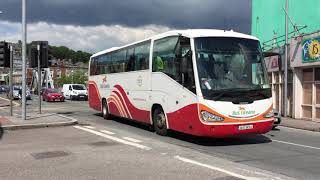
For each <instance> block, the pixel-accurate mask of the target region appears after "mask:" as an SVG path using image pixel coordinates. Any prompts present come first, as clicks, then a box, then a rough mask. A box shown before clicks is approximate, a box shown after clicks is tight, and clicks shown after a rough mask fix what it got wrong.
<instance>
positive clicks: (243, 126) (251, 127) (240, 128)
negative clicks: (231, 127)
mask: <svg viewBox="0 0 320 180" xmlns="http://www.w3.org/2000/svg"><path fill="white" fill-rule="evenodd" d="M238 129H239V130H240V131H241V130H246V129H253V125H252V124H249V125H242V126H239V127H238Z"/></svg>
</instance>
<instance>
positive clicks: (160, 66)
mask: <svg viewBox="0 0 320 180" xmlns="http://www.w3.org/2000/svg"><path fill="white" fill-rule="evenodd" d="M178 40H179V39H178V37H177V36H172V37H166V38H163V39H159V40H156V41H155V42H154V48H153V62H152V71H153V72H163V73H165V74H167V75H168V76H170V77H171V78H172V79H174V80H176V81H178V79H177V77H178V74H177V71H176V66H174V64H176V61H178V59H177V58H176V54H175V49H176V45H177V43H178Z"/></svg>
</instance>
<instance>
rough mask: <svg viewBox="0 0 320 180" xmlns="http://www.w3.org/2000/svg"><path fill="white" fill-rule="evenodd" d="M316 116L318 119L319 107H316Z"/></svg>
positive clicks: (319, 117) (319, 115)
mask: <svg viewBox="0 0 320 180" xmlns="http://www.w3.org/2000/svg"><path fill="white" fill-rule="evenodd" d="M316 118H317V119H320V108H316Z"/></svg>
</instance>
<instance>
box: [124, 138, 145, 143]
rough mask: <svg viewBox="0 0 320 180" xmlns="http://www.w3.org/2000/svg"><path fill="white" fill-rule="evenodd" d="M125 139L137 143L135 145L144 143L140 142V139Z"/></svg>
mask: <svg viewBox="0 0 320 180" xmlns="http://www.w3.org/2000/svg"><path fill="white" fill-rule="evenodd" d="M123 139H125V140H128V141H131V142H135V143H141V142H142V141H140V140H138V139H134V138H131V137H123Z"/></svg>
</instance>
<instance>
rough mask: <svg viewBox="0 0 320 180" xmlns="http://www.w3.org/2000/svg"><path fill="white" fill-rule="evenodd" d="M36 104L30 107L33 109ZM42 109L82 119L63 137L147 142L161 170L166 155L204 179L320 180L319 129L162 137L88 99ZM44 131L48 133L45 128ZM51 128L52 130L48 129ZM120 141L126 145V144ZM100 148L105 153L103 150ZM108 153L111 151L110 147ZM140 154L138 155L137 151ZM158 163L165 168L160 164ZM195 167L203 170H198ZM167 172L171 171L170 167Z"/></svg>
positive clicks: (51, 104) (145, 143)
mask: <svg viewBox="0 0 320 180" xmlns="http://www.w3.org/2000/svg"><path fill="white" fill-rule="evenodd" d="M33 103H34V102H32V103H31V105H30V107H32V108H36V107H35V106H33V105H32V104H33ZM32 108H30V109H29V110H30V111H31V110H32ZM43 109H44V111H46V112H59V113H63V114H65V115H68V116H71V117H74V118H77V119H79V120H80V122H81V124H80V125H81V126H79V127H80V128H82V129H77V128H74V127H68V128H57V129H59V130H57V131H59V132H65V134H64V133H59V135H60V136H61V138H63V136H64V135H65V136H69V135H68V133H69V132H73V131H75V132H78V133H79V132H81V133H84V134H86V135H87V136H89V137H90V138H94V137H95V138H104V140H106V139H107V140H111V141H110V142H113V143H114V142H117V141H116V140H118V139H116V140H115V139H112V138H113V137H117V138H119V139H122V140H123V138H126V140H125V141H128V142H133V141H137V142H138V143H137V144H142V145H143V146H145V147H147V149H148V148H150V150H145V149H142V150H143V151H145V152H146V153H143V154H148V153H149V152H152V153H151V154H153V155H150V156H146V157H144V158H148V160H150V161H152V162H153V163H154V166H155V167H153V166H151V165H148V166H150V167H152V168H159V165H160V164H161V162H162V160H163V159H166V158H165V157H167V158H168V159H170V160H173V161H172V162H170V163H168V164H170V165H169V166H170V167H171V163H172V165H173V166H175V165H176V164H175V163H177V161H178V162H179V161H181V162H183V163H184V165H187V164H188V165H187V166H188V167H189V166H190V165H191V167H192V168H196V171H198V170H199V169H201V170H204V169H206V170H204V171H205V172H204V173H205V175H204V176H201V178H199V179H205V178H203V177H215V178H222V177H228V176H229V175H230V174H228V172H222V171H219V170H220V169H224V170H228V171H230V172H233V173H236V175H235V176H234V177H236V176H237V175H242V176H245V177H249V176H250V177H280V178H284V177H283V176H287V177H292V178H297V179H319V177H320V172H319V164H320V133H317V132H308V131H302V130H295V129H289V128H282V127H280V128H279V129H278V130H276V131H271V132H270V133H268V134H266V135H255V136H249V137H238V138H228V139H218V140H214V139H208V138H196V137H193V136H188V135H184V134H180V133H172V134H171V135H170V136H169V137H161V136H158V135H156V134H155V133H153V132H151V131H149V130H148V127H146V126H143V125H139V124H137V123H133V122H130V121H126V120H122V119H115V120H113V121H110V120H104V119H103V118H102V117H100V116H99V114H98V113H97V112H95V111H93V110H91V109H89V108H88V105H87V103H85V102H77V101H76V102H70V101H67V102H65V103H45V104H44V105H43ZM86 126H87V127H86ZM53 129H56V128H53ZM61 129H67V130H61ZM71 129H72V130H71ZM60 130H61V131H60ZM100 130H105V131H104V133H103V134H106V135H107V137H108V136H111V139H110V137H109V138H106V137H102V136H100V135H99V132H100V133H101V131H100ZM30 131H31V130H30ZM42 131H43V132H46V130H42ZM47 131H49V129H48V130H47ZM50 131H51V129H50ZM97 132H98V135H97ZM108 133H111V134H108ZM113 133H114V134H113ZM84 134H83V135H84ZM74 136H79V137H77V138H81V136H80V135H78V134H76V135H74ZM97 136H98V137H97ZM71 137H73V136H72V134H71V135H70V138H71ZM128 138H129V139H128ZM66 139H68V137H66ZM52 141H54V140H52ZM99 141H101V140H97V139H94V140H90V142H91V143H94V142H99ZM79 143H80V142H79ZM118 143H120V144H123V143H122V142H118ZM87 144H88V143H87ZM98 144H99V143H98ZM121 146H124V147H128V148H129V147H130V148H129V149H131V147H133V148H134V149H136V150H139V149H140V150H141V148H139V147H135V146H131V145H128V144H125V145H121ZM107 147H108V151H106V152H105V153H107V152H109V146H107ZM102 149H103V148H102ZM125 149H126V148H125ZM100 150H101V148H100ZM0 151H1V150H0ZM101 151H102V152H104V150H101ZM71 152H73V151H71ZM102 152H101V153H102ZM110 152H113V151H112V150H110ZM127 153H131V152H127ZM127 153H125V154H127ZM133 154H134V153H133ZM119 155H120V154H119ZM140 155H141V154H140ZM153 156H154V157H153ZM137 157H139V156H138V155H137ZM159 157H160V159H159ZM181 157H182V158H181ZM153 158H156V159H153ZM162 158H163V159H162ZM183 158H186V159H183ZM129 159H130V158H129ZM140 159H142V158H140ZM114 160H115V159H114ZM131 160H132V161H135V160H136V159H134V158H133V159H131ZM165 161H166V160H165ZM165 161H163V162H165ZM194 161H195V162H194ZM181 162H180V163H181ZM144 163H147V162H145V160H144V161H143V162H141V164H140V165H141V166H142V165H143V164H144ZM199 163H202V164H199ZM165 164H166V163H164V164H162V165H164V166H166V165H165ZM140 165H139V166H140ZM184 165H183V166H184ZM201 165H205V168H199V167H201ZM167 166H168V165H167ZM208 166H209V167H208ZM119 167H120V166H119ZM160 167H161V168H162V166H160ZM197 167H198V168H199V169H197ZM152 168H151V169H152ZM210 168H211V169H210ZM217 168H218V169H217ZM219 168H220V169H219ZM182 169H183V168H182ZM207 170H209V171H207ZM165 171H167V169H166V170H165ZM211 171H212V172H211ZM152 172H154V171H152ZM141 173H142V172H141ZM162 173H163V172H162ZM177 173H178V174H180V173H187V172H184V171H182V170H181V169H179V170H177ZM206 173H209V174H206ZM210 173H213V174H210ZM272 173H274V174H272ZM0 174H2V173H0ZM142 174H143V173H142ZM142 174H136V175H134V177H136V178H138V177H139V175H142ZM197 174H198V175H199V174H202V171H198V172H197ZM114 177H116V176H114ZM119 177H120V176H119ZM168 177H174V178H176V176H173V175H172V174H170V173H169V174H168ZM192 177H193V176H191V179H194V178H195V177H193V178H192ZM182 178H184V177H182ZM196 179H198V178H196ZM211 179H213V178H211Z"/></svg>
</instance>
